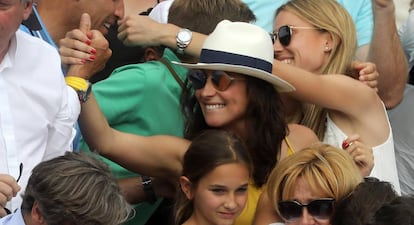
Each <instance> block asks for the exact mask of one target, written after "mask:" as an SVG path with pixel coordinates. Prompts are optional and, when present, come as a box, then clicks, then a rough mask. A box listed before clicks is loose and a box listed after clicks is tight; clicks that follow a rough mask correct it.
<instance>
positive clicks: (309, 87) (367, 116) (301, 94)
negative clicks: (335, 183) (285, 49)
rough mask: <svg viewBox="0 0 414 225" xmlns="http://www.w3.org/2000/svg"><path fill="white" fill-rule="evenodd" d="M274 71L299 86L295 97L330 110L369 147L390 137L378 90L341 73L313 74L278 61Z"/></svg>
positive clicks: (347, 131) (338, 122)
mask: <svg viewBox="0 0 414 225" xmlns="http://www.w3.org/2000/svg"><path fill="white" fill-rule="evenodd" d="M273 73H274V74H277V75H278V76H280V77H281V78H283V79H285V80H286V81H288V82H289V83H291V84H292V85H293V86H294V87H295V88H296V91H294V92H292V93H289V94H290V95H291V96H292V97H294V98H296V99H297V100H299V101H301V102H308V103H312V104H316V105H318V106H320V107H323V108H326V109H329V110H330V111H329V112H330V114H331V117H332V118H334V120H335V122H336V123H337V124H339V125H340V128H341V129H342V130H344V132H346V133H348V134H352V133H358V134H359V135H360V136H361V139H362V140H363V142H364V143H366V144H367V145H368V146H376V145H379V144H381V143H383V142H384V141H385V140H386V139H387V138H388V136H389V129H386V128H388V127H389V126H388V121H387V119H386V116H385V111H384V108H383V104H382V102H381V101H380V99H379V97H378V95H377V94H376V92H375V90H374V89H372V88H370V87H368V86H366V85H365V84H363V83H362V82H359V81H357V80H355V79H353V78H351V77H348V76H345V75H339V74H324V75H318V74H313V73H311V72H308V71H305V70H303V69H300V68H297V67H294V66H291V65H287V64H283V63H281V62H279V61H277V60H275V62H274V67H273Z"/></svg>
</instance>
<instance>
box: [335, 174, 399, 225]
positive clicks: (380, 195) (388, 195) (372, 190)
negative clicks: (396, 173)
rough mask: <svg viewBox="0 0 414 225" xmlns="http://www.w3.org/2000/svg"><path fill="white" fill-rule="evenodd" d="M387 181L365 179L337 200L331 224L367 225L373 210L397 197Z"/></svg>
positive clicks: (371, 218)
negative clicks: (340, 199)
mask: <svg viewBox="0 0 414 225" xmlns="http://www.w3.org/2000/svg"><path fill="white" fill-rule="evenodd" d="M397 196H398V195H397V193H396V192H395V191H394V188H393V186H392V185H391V184H390V183H389V182H385V181H379V180H378V179H365V182H362V183H360V184H359V185H358V186H357V187H356V188H355V190H354V191H353V192H352V193H351V195H349V196H348V197H346V198H345V199H343V200H342V201H340V202H338V204H337V205H336V206H335V214H334V215H333V217H332V221H331V223H332V224H333V225H349V224H352V225H367V224H371V223H372V222H373V220H374V215H375V212H376V211H377V210H378V209H379V208H380V207H381V206H382V205H383V204H385V203H389V202H391V201H392V200H394V199H395V198H396V197H397Z"/></svg>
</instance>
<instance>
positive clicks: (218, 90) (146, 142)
mask: <svg viewBox="0 0 414 225" xmlns="http://www.w3.org/2000/svg"><path fill="white" fill-rule="evenodd" d="M223 43H224V45H223ZM203 46H204V47H203V51H202V53H201V57H200V62H199V63H197V64H185V65H184V66H187V67H191V68H197V70H193V72H192V73H191V74H190V75H189V80H190V83H189V85H188V88H189V89H187V92H185V94H187V95H184V96H186V98H184V99H185V100H186V101H184V103H186V104H184V106H185V108H184V112H186V113H187V114H186V116H187V117H188V118H187V124H186V128H187V129H186V134H185V136H186V138H188V139H183V138H178V137H172V136H151V137H143V136H138V135H132V134H127V133H122V132H119V131H116V130H113V129H111V128H110V127H109V126H108V124H107V122H106V120H105V118H104V117H103V115H102V113H101V112H100V110H99V106H98V105H97V103H96V101H95V99H94V97H93V95H92V94H91V97H90V98H89V100H88V101H86V102H85V103H83V104H82V112H81V116H80V125H81V129H82V132H83V135H84V138H85V140H86V141H87V143H88V144H89V146H90V147H91V149H96V150H97V151H98V152H99V153H100V154H102V155H103V156H105V157H108V158H110V159H111V160H113V161H116V162H118V163H119V164H121V165H123V166H124V167H126V168H128V169H130V170H133V171H136V172H139V173H141V174H146V175H149V176H155V177H168V178H171V177H174V178H175V177H178V176H179V175H180V171H181V166H182V165H181V162H182V157H183V155H184V153H185V151H186V150H187V148H188V146H189V145H190V141H189V140H191V139H192V138H194V137H195V136H197V135H198V134H199V133H200V132H202V131H203V130H205V129H209V128H220V129H224V130H229V131H232V132H234V133H236V134H237V135H238V136H239V137H241V139H242V140H244V142H245V143H246V145H247V147H248V150H249V152H250V155H251V157H252V159H253V163H254V167H253V168H254V171H253V180H252V182H251V184H250V186H249V203H248V207H247V208H248V210H247V211H246V212H243V213H242V215H245V216H244V217H243V219H244V220H245V221H244V222H241V223H251V222H252V220H253V216H254V213H255V209H256V204H257V201H258V198H259V196H260V194H261V187H262V186H263V185H264V184H265V183H266V180H267V176H268V174H269V173H270V171H271V170H272V168H273V167H274V166H275V165H276V163H277V161H278V160H279V159H280V158H282V157H284V156H285V155H286V154H288V153H287V152H288V149H289V147H290V151H292V147H291V146H288V144H287V142H286V140H287V139H286V137H288V138H289V140H290V141H291V142H292V143H293V148H295V149H301V148H303V147H306V146H308V145H309V144H311V143H314V142H316V141H317V138H316V136H315V134H314V133H313V132H312V131H311V130H310V129H308V128H306V127H303V126H299V125H289V128H288V125H287V124H286V122H285V120H284V115H283V106H282V104H281V99H280V96H279V91H293V90H294V88H293V87H292V86H291V85H290V84H289V83H287V82H285V81H284V80H282V79H280V78H278V77H277V76H275V75H272V74H271V72H272V64H273V50H272V41H271V38H270V35H269V34H268V33H267V32H266V31H264V30H263V29H262V28H260V27H257V26H255V25H252V24H248V23H242V22H229V21H223V22H221V23H219V25H218V26H217V27H216V29H215V31H214V32H213V33H212V34H211V35H210V36H209V37H208V38H207V40H206V42H205V44H204V45H203ZM79 75H82V74H79Z"/></svg>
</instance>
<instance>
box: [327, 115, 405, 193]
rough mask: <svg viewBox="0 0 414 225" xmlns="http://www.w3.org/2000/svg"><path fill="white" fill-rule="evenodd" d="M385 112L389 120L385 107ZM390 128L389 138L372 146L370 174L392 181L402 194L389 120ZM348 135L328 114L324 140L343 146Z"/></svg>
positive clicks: (339, 146)
mask: <svg viewBox="0 0 414 225" xmlns="http://www.w3.org/2000/svg"><path fill="white" fill-rule="evenodd" d="M384 114H385V115H386V116H387V120H388V115H387V113H386V112H385V108H384ZM388 129H389V135H388V138H387V140H386V141H385V142H384V143H382V144H380V145H377V146H374V147H372V150H373V153H374V168H373V169H372V171H371V174H370V176H373V177H377V178H378V179H380V180H384V181H388V182H390V183H391V184H392V185H393V186H394V189H395V191H397V193H398V194H400V193H401V191H400V182H399V179H398V172H397V164H396V161H395V152H394V140H393V137H392V129H391V126H390V123H389V122H388ZM347 137H348V136H347V135H346V134H345V133H344V132H343V131H342V130H341V129H340V128H339V127H338V126H336V124H335V123H334V121H333V120H332V119H331V118H330V117H329V114H328V115H327V121H326V131H325V137H324V139H323V142H324V143H327V144H330V145H333V146H335V147H338V148H342V142H343V141H344V140H345V139H346V138H347Z"/></svg>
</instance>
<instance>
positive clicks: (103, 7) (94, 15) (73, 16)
mask: <svg viewBox="0 0 414 225" xmlns="http://www.w3.org/2000/svg"><path fill="white" fill-rule="evenodd" d="M37 8H38V10H39V13H40V16H41V17H42V20H43V22H44V23H45V24H46V28H47V29H48V31H49V32H50V34H51V35H52V39H53V40H55V41H57V40H59V39H61V38H63V37H64V35H65V34H66V33H67V32H68V31H71V30H73V29H76V28H78V26H79V20H80V18H81V15H82V14H83V13H88V14H89V15H90V16H91V22H92V23H91V29H96V30H99V31H101V32H102V33H103V34H106V33H108V28H109V27H110V26H112V25H114V24H115V23H116V21H117V20H118V19H120V18H122V17H124V1H123V0H94V1H91V0H59V1H56V0H41V1H39V3H38V6H37ZM53 23H55V24H53ZM57 29H61V30H58V31H57ZM56 36H58V37H56Z"/></svg>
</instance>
